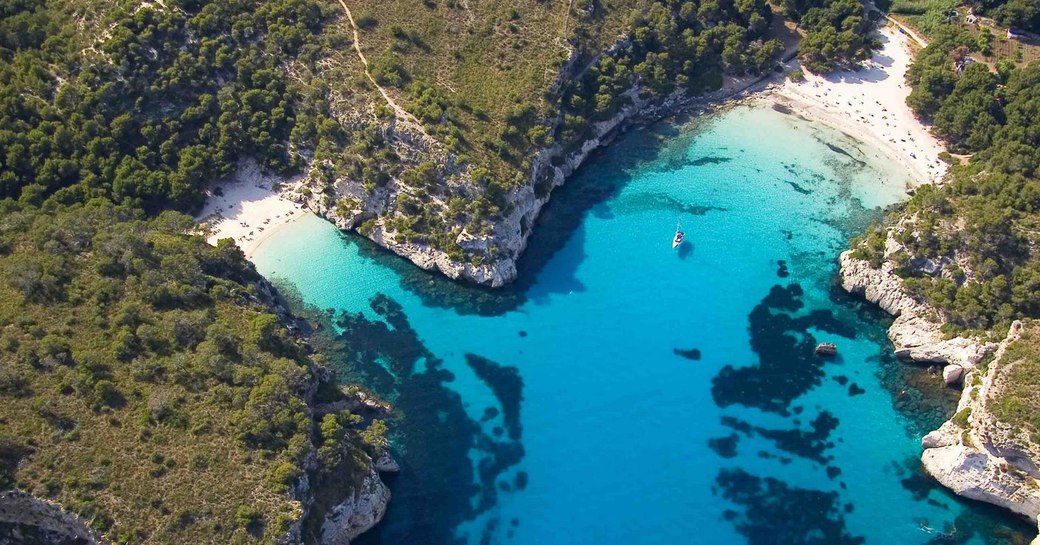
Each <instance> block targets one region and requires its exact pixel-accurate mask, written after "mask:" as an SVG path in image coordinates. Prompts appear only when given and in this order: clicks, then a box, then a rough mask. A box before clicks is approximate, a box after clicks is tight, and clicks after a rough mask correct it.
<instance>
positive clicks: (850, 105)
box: [764, 25, 947, 183]
mask: <svg viewBox="0 0 1040 545" xmlns="http://www.w3.org/2000/svg"><path fill="white" fill-rule="evenodd" d="M879 39H880V40H881V43H882V44H883V47H882V49H881V50H879V51H877V52H876V53H875V54H874V56H873V58H872V59H871V60H870V61H868V62H867V63H866V66H865V67H864V68H862V69H860V70H857V71H840V72H834V73H833V74H828V75H825V76H818V75H815V74H810V73H808V72H806V74H805V81H801V82H793V81H791V80H785V81H784V82H783V83H782V84H779V85H777V86H775V87H773V88H772V90H771V91H767V92H766V93H765V95H764V97H765V99H766V100H771V101H774V102H776V103H779V104H783V105H785V106H787V107H789V108H790V109H791V110H793V111H794V112H796V113H798V114H800V115H802V116H803V117H806V118H808V119H813V120H816V121H819V122H821V123H824V124H826V125H829V126H831V127H834V128H836V129H838V130H840V131H842V132H844V133H846V134H848V135H849V136H852V137H853V138H856V139H857V140H860V141H863V142H865V143H868V144H871V145H874V146H876V147H877V148H879V149H881V150H882V151H884V152H885V154H886V155H888V156H889V157H891V158H892V159H893V160H896V161H898V162H899V163H901V164H902V165H903V166H904V167H906V168H907V169H908V170H909V171H910V173H911V174H912V175H913V177H914V179H915V180H916V181H917V182H918V183H932V182H936V181H938V180H939V179H941V178H942V176H943V174H945V172H946V169H947V164H946V163H944V162H942V161H940V160H939V158H938V156H939V153H940V152H942V151H943V150H945V147H944V146H943V145H942V143H941V142H939V140H938V139H936V138H935V137H934V136H932V134H931V133H930V132H929V131H928V128H927V127H925V126H924V125H922V124H921V122H920V121H918V120H917V118H916V117H915V116H914V114H913V112H911V111H910V108H909V107H908V106H907V105H906V97H907V96H908V95H909V94H910V87H909V86H908V85H907V84H906V83H905V81H904V75H905V74H906V70H907V68H909V66H910V64H911V63H912V62H913V54H912V52H911V50H910V47H909V42H910V38H909V37H908V36H907V35H905V34H903V33H901V32H899V30H898V29H897V28H894V27H893V26H891V25H889V26H886V27H885V28H882V29H881V30H880V32H879Z"/></svg>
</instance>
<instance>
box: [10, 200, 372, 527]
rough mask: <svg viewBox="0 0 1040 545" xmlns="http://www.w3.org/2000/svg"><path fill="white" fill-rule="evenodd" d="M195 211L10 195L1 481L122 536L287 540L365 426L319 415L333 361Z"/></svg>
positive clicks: (229, 245)
mask: <svg viewBox="0 0 1040 545" xmlns="http://www.w3.org/2000/svg"><path fill="white" fill-rule="evenodd" d="M192 228H193V221H192V220H191V218H189V217H187V216H183V215H180V214H178V213H174V212H164V213H162V214H160V215H159V216H157V217H156V218H154V219H147V218H146V217H144V216H143V215H142V214H141V212H139V211H136V210H135V209H133V208H131V207H127V206H125V205H124V206H116V205H113V204H111V203H109V202H107V201H103V200H95V201H91V202H90V203H87V204H76V205H72V206H69V207H64V208H59V207H53V206H52V207H47V208H45V209H42V210H41V209H38V208H34V207H27V206H24V205H19V204H16V203H14V202H12V201H6V202H4V203H2V204H0V278H3V282H2V283H0V301H4V304H3V305H0V401H2V404H3V411H2V412H0V446H2V451H3V453H4V464H3V465H2V466H0V468H2V469H3V473H2V476H0V484H3V486H4V487H8V486H18V487H20V488H22V489H25V490H27V491H30V492H31V493H33V494H35V495H37V496H39V497H43V498H51V499H55V500H57V501H59V502H61V503H62V504H63V505H65V506H67V507H69V508H71V509H72V510H73V511H75V512H77V513H79V514H80V515H82V516H83V517H84V518H85V519H86V520H88V521H90V522H91V523H92V524H93V525H94V526H95V527H96V528H98V529H99V530H102V531H104V532H106V533H107V534H108V535H110V536H111V537H112V538H113V539H114V540H116V541H118V542H133V543H141V542H145V543H175V544H180V543H205V542H220V543H253V542H264V543H271V542H273V541H274V540H275V539H276V538H278V537H280V536H281V535H282V534H284V533H285V532H286V530H287V528H288V527H289V526H290V525H291V524H293V523H294V522H296V521H297V520H298V519H299V518H300V516H301V514H302V513H301V505H300V503H299V502H298V501H296V499H295V498H293V497H292V495H291V494H290V489H291V488H292V487H294V486H296V484H297V482H298V480H299V479H300V478H301V476H302V475H303V474H304V469H303V468H304V467H307V466H308V465H311V464H308V463H307V458H308V457H309V456H313V454H314V453H315V451H317V452H318V453H319V454H321V453H322V452H323V451H335V452H339V451H340V450H341V449H342V448H343V445H345V444H361V441H360V440H359V439H357V437H358V435H357V432H356V431H355V432H351V433H352V434H353V435H351V436H350V437H352V438H353V439H350V440H348V438H347V437H346V436H345V435H344V433H343V432H337V433H338V435H336V436H334V437H331V438H326V436H324V435H322V432H323V431H324V430H325V427H326V426H324V425H323V427H322V429H321V431H319V430H318V429H317V427H316V425H315V423H314V422H312V421H311V416H310V415H311V410H310V408H309V406H308V403H309V401H310V398H311V396H312V395H313V394H314V390H315V388H316V387H317V385H318V378H317V377H316V376H315V372H316V367H315V364H314V363H313V362H312V361H311V360H310V358H309V356H308V355H307V354H306V353H305V350H304V349H303V348H302V347H301V345H299V344H298V343H297V342H296V341H295V340H294V339H293V338H292V337H290V336H289V335H288V334H287V331H286V329H285V327H284V326H282V325H281V324H280V323H279V321H278V318H276V317H275V316H274V315H272V314H270V313H269V312H270V311H269V307H268V306H266V304H265V303H264V301H263V293H262V291H258V284H257V282H258V281H259V280H260V278H259V276H258V275H257V273H256V272H255V270H254V269H253V267H252V265H251V264H249V263H248V262H247V261H245V259H244V258H243V256H242V253H241V251H240V250H238V248H237V247H235V246H234V245H233V244H230V241H223V242H222V243H221V244H219V245H218V246H217V247H212V246H209V245H208V244H206V243H205V241H204V240H202V238H201V237H197V236H188V235H186V234H185V233H186V232H188V231H190V230H191V229H192ZM330 416H335V415H330ZM327 418H328V417H327ZM336 418H342V419H344V421H349V422H352V423H355V424H356V423H358V422H357V419H356V418H351V417H350V416H349V415H343V416H342V417H336ZM372 442H375V443H377V444H378V443H379V440H378V439H373V440H372ZM319 446H320V448H319ZM373 452H375V451H373ZM323 459H324V458H323ZM329 461H330V463H333V464H334V465H335V464H338V463H339V462H338V460H329ZM341 478H343V479H346V480H349V479H350V475H349V474H344V475H342V476H341Z"/></svg>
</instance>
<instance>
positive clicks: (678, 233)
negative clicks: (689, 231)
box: [672, 220, 686, 250]
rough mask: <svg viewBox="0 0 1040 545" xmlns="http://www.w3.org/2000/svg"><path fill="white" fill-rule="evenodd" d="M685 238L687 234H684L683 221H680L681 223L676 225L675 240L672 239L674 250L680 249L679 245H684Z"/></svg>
mask: <svg viewBox="0 0 1040 545" xmlns="http://www.w3.org/2000/svg"><path fill="white" fill-rule="evenodd" d="M685 236H686V233H684V232H683V230H682V220H679V222H678V223H677V224H676V225H675V238H673V239H672V249H673V250H674V249H676V248H678V247H679V245H680V244H682V241H683V237H685Z"/></svg>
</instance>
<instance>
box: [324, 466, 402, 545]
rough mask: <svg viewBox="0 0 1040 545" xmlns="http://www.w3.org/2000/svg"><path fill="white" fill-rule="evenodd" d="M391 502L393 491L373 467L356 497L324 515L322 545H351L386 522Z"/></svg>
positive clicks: (357, 491) (352, 496)
mask: <svg viewBox="0 0 1040 545" xmlns="http://www.w3.org/2000/svg"><path fill="white" fill-rule="evenodd" d="M389 502H390V489H389V488H387V487H386V485H385V484H383V481H382V480H381V479H380V478H379V474H378V473H377V472H376V470H375V468H374V467H373V468H372V470H371V473H369V474H368V475H366V476H365V477H364V478H363V479H362V481H361V486H360V487H358V489H357V490H355V492H354V494H353V495H351V496H350V497H348V498H347V499H346V500H345V501H343V503H341V504H339V505H337V506H336V507H334V508H333V509H332V510H331V511H330V512H329V513H327V514H326V515H325V522H324V523H322V525H321V543H322V544H323V545H349V543H350V542H351V540H353V539H354V538H356V537H357V536H359V535H361V534H362V533H364V532H366V531H368V530H369V529H370V528H372V527H373V526H375V525H376V523H378V522H379V521H380V520H383V515H385V514H386V506H387V504H388V503H389Z"/></svg>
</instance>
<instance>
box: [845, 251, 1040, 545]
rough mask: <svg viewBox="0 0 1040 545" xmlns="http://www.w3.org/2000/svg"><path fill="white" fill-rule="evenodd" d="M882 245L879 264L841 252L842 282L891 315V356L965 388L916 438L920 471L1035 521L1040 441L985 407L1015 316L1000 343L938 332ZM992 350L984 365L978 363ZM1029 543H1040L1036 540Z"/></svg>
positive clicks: (930, 312) (939, 318) (998, 381)
mask: <svg viewBox="0 0 1040 545" xmlns="http://www.w3.org/2000/svg"><path fill="white" fill-rule="evenodd" d="M887 247H888V249H889V251H887V252H886V258H885V259H884V260H883V262H882V264H881V266H880V267H879V268H873V267H872V266H871V264H870V263H869V262H867V261H865V260H862V259H857V258H855V257H854V252H853V251H846V252H844V253H843V254H841V257H840V265H841V270H840V278H841V284H842V287H843V288H844V289H845V290H846V291H848V292H850V293H853V294H856V295H860V296H862V297H863V298H865V299H866V300H868V301H870V302H872V303H875V304H877V305H878V306H880V307H881V308H882V309H884V310H885V311H886V312H888V313H890V314H892V315H893V316H895V320H894V321H893V323H892V326H891V327H890V328H889V331H888V337H889V339H890V340H891V341H892V344H893V347H894V349H895V352H896V355H898V356H899V357H900V358H902V359H905V360H908V361H913V362H918V363H925V364H943V365H946V368H945V369H944V371H943V378H944V379H945V380H946V382H947V383H948V384H955V383H958V382H960V381H963V383H964V390H963V392H962V394H961V399H960V402H959V404H958V407H957V412H956V413H955V415H954V416H953V417H952V418H951V419H950V420H949V421H947V422H946V423H944V424H943V425H942V426H941V427H940V428H939V429H938V430H935V431H932V432H931V433H929V434H928V435H926V436H925V437H924V438H923V439H922V441H921V444H922V447H923V448H924V452H923V453H922V455H921V461H922V463H923V465H924V468H925V470H926V471H928V473H929V474H931V475H932V476H933V477H935V479H936V480H938V481H939V482H940V483H941V484H943V485H944V486H946V487H947V488H949V489H951V490H953V491H954V492H955V493H957V494H959V495H961V496H964V497H966V498H971V499H974V500H978V501H984V502H987V503H991V504H994V505H998V506H1000V507H1004V508H1006V509H1008V510H1010V511H1012V512H1014V513H1017V514H1020V515H1023V516H1026V517H1028V518H1029V519H1030V520H1033V521H1037V517H1038V516H1040V480H1038V479H1040V470H1038V468H1037V465H1036V462H1035V461H1034V460H1040V446H1037V445H1034V444H1033V443H1032V442H1031V440H1030V439H1029V438H1028V437H1024V436H1022V435H1021V434H1015V433H1012V431H1011V428H1010V427H1009V426H1007V425H1006V424H1003V423H1001V422H999V421H998V420H997V419H996V418H994V417H993V414H992V413H991V412H990V411H989V410H988V406H987V403H989V402H990V401H992V399H993V398H994V395H995V393H997V392H999V390H1000V388H1001V387H1002V384H1003V383H1004V381H1006V380H1007V376H1008V373H1007V371H1008V370H1009V369H1010V368H1011V366H1012V365H1014V362H1004V361H1003V355H1004V352H1005V350H1006V349H1007V346H1008V345H1009V344H1011V343H1012V342H1014V341H1015V340H1016V339H1018V336H1019V335H1020V331H1021V327H1022V325H1021V323H1019V322H1015V323H1014V324H1013V325H1012V327H1011V329H1010V331H1009V332H1008V335H1007V337H1006V338H1005V339H1004V340H1003V341H1001V342H1000V343H987V342H983V341H981V340H980V339H978V338H974V337H954V338H952V339H946V338H944V335H943V333H942V331H941V327H942V325H943V323H944V322H943V315H942V313H941V312H940V311H939V310H938V309H936V308H934V307H932V306H930V305H928V304H927V303H925V302H923V301H920V300H918V299H916V298H914V297H912V296H911V295H910V294H908V293H907V291H906V289H905V288H904V287H903V281H902V279H901V278H900V277H899V276H898V275H896V274H895V264H894V263H893V262H892V261H891V260H889V259H888V257H890V254H891V253H894V252H893V251H892V250H895V251H898V248H897V245H896V244H895V243H894V241H892V239H891V238H890V239H889V243H888V244H887ZM990 355H992V356H993V359H992V361H991V362H990V363H989V364H988V365H982V363H983V362H984V361H985V359H986V358H987V357H988V356H990ZM1033 545H1040V538H1037V540H1035V541H1034V543H1033Z"/></svg>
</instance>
